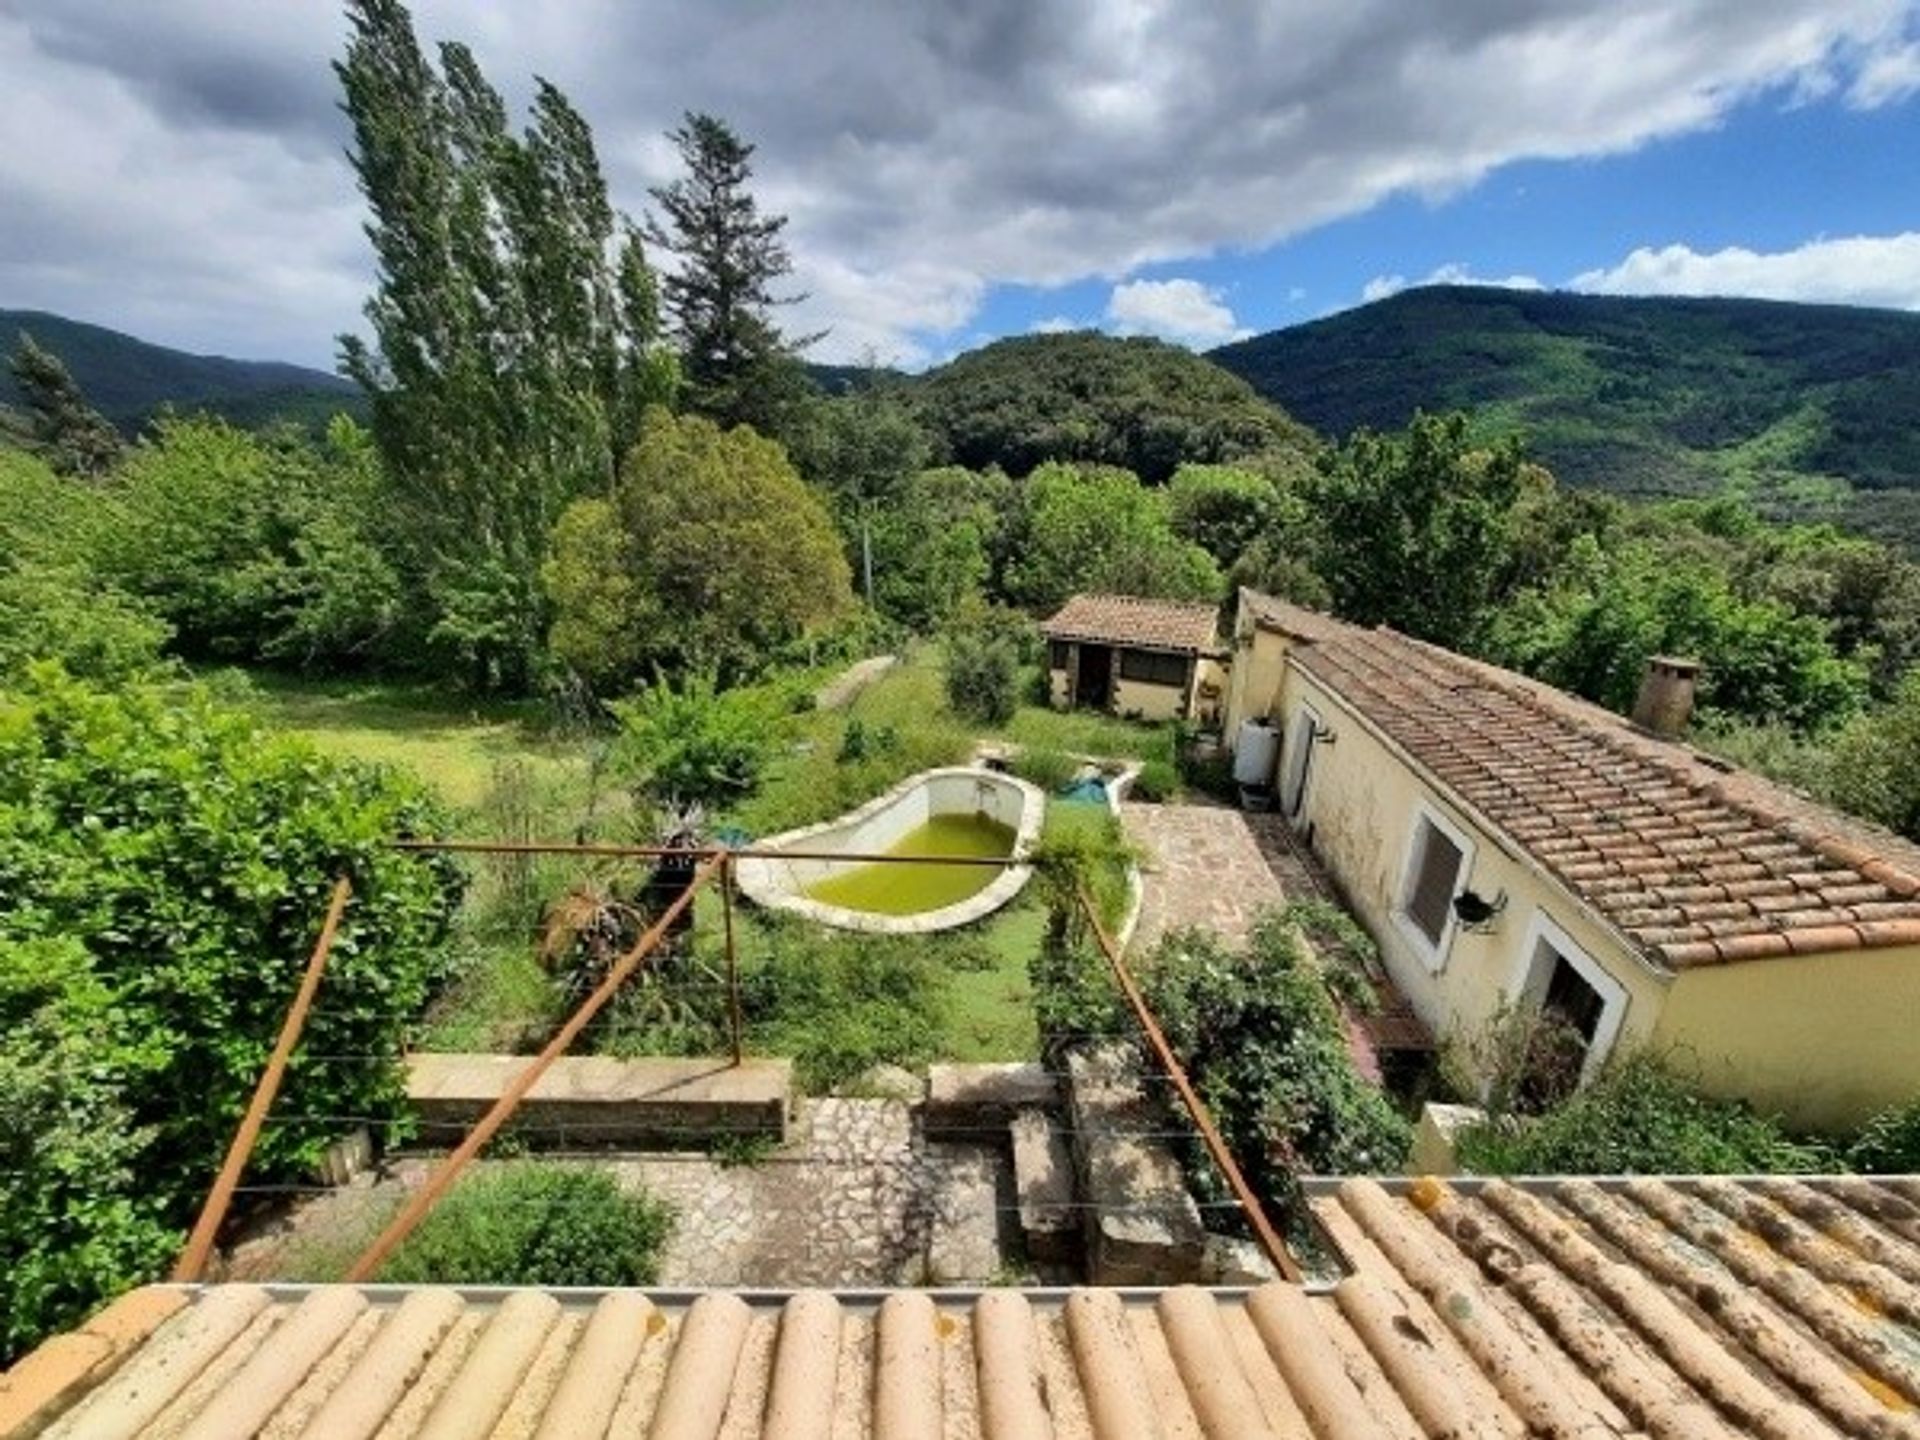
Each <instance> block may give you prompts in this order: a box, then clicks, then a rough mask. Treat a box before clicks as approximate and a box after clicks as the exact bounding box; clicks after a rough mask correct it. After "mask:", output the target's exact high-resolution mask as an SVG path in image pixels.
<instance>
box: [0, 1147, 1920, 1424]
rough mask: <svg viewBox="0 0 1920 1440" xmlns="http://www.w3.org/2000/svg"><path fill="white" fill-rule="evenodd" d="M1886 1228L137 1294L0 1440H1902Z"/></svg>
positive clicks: (106, 1319) (1732, 1194)
mask: <svg viewBox="0 0 1920 1440" xmlns="http://www.w3.org/2000/svg"><path fill="white" fill-rule="evenodd" d="M1916 1199H1920V1187H1916V1185H1915V1182H1913V1181H1911V1180H1883V1181H1868V1180H1864V1179H1840V1180H1754V1181H1744V1182H1740V1181H1730V1180H1700V1179H1682V1180H1654V1179H1649V1180H1635V1181H1629V1182H1595V1181H1589V1180H1559V1181H1538V1182H1517V1183H1513V1184H1505V1183H1493V1184H1487V1185H1484V1186H1474V1187H1466V1186H1463V1187H1462V1188H1460V1189H1452V1188H1449V1187H1447V1186H1445V1185H1442V1184H1439V1183H1437V1182H1433V1181H1419V1182H1412V1183H1411V1184H1408V1183H1405V1182H1388V1183H1386V1184H1382V1183H1378V1182H1375V1181H1371V1180H1350V1181H1346V1182H1342V1183H1339V1184H1337V1185H1335V1184H1331V1183H1328V1184H1325V1185H1323V1186H1321V1187H1320V1193H1319V1194H1318V1195H1317V1197H1316V1199H1315V1201H1314V1204H1315V1209H1316V1213H1317V1214H1318V1215H1319V1217H1320V1218H1321V1221H1322V1224H1323V1226H1324V1227H1325V1229H1326V1230H1327V1232H1328V1233H1329V1234H1330V1235H1331V1237H1332V1238H1333V1240H1334V1242H1335V1243H1336V1244H1337V1245H1338V1246H1339V1247H1340V1248H1341V1249H1342V1251H1343V1253H1344V1255H1345V1257H1346V1260H1347V1262H1348V1267H1347V1268H1348V1273H1347V1274H1346V1275H1345V1276H1344V1278H1341V1279H1340V1280H1339V1281H1338V1283H1335V1284H1332V1285H1331V1286H1330V1287H1324V1288H1321V1289H1318V1290H1313V1291H1307V1290H1301V1289H1298V1288H1295V1287H1292V1286H1288V1285H1284V1284H1278V1283H1275V1284H1270V1285H1267V1286H1263V1287H1261V1288H1259V1289H1256V1290H1253V1291H1204V1290H1198V1289H1193V1288H1182V1289H1171V1290H1165V1291H1114V1290H1076V1291H1072V1292H1034V1293H1031V1294H1029V1293H1023V1292H1021V1291H1017V1290H995V1291H985V1292H975V1293H968V1292H941V1291H898V1292H892V1293H887V1294H845V1295H839V1296H834V1295H829V1294H826V1293H825V1292H819V1291H814V1292H803V1293H801V1294H796V1295H771V1294H755V1293H751V1292H743V1293H740V1294H728V1293H723V1292H714V1293H710V1294H705V1295H700V1296H693V1295H687V1294H671V1295H670V1294H654V1295H647V1294H642V1293H641V1292H639V1291H613V1292H584V1291H545V1290H538V1289H515V1290H495V1291H477V1290H475V1291H454V1290H448V1289H401V1288H385V1289H382V1288H359V1287H352V1286H325V1287H318V1288H312V1289H298V1288H287V1289H273V1288H263V1287H259V1286H251V1285H227V1286H215V1287H210V1288H205V1289H168V1288H161V1287H154V1288H151V1289H148V1290H145V1291H139V1292H136V1293H135V1294H134V1295H133V1296H131V1297H129V1298H128V1299H127V1300H124V1301H122V1302H120V1304H119V1305H117V1306H115V1307H113V1308H112V1309H110V1310H109V1311H108V1312H106V1314H105V1315H103V1316H102V1317H100V1318H99V1319H97V1320H96V1321H94V1322H93V1323H92V1324H91V1325H89V1326H87V1327H85V1328H83V1329H82V1330H80V1331H77V1332H74V1333H73V1334H71V1335H69V1336H65V1337H62V1338H61V1339H60V1340H56V1341H54V1342H52V1343H51V1344H50V1345H49V1346H47V1347H44V1348H43V1349H42V1350H40V1351H38V1352H36V1353H35V1355H34V1356H32V1357H30V1358H29V1359H28V1360H27V1361H25V1362H23V1363H22V1364H21V1365H20V1366H18V1367H16V1368H15V1369H14V1370H13V1371H12V1372H10V1373H9V1374H7V1375H6V1376H5V1377H3V1378H0V1434H12V1433H15V1432H16V1429H19V1430H23V1431H31V1430H33V1429H37V1428H38V1427H40V1426H41V1425H44V1424H46V1423H47V1422H48V1421H50V1420H51V1421H54V1423H55V1428H54V1430H53V1432H52V1433H54V1434H79V1435H93V1434H116V1435H178V1434H183V1433H186V1434H194V1435H229V1434H254V1433H260V1434H263V1435H266V1436H282V1435H296V1434H315V1435H326V1436H329V1437H354V1436H368V1435H372V1434H375V1433H376V1432H377V1433H379V1434H381V1435H384V1436H394V1437H398V1436H407V1435H416V1434H435V1435H447V1434H463V1435H467V1434H471V1435H488V1434H491V1435H540V1436H568V1437H587V1436H599V1435H606V1434H622V1435H624V1434H635V1435H638V1434H647V1435H651V1436H654V1437H656V1440H679V1437H689V1436H699V1437H713V1436H721V1435H725V1436H738V1437H747V1436H782V1437H795V1436H826V1435H832V1436H836V1437H864V1436H870V1435H871V1436H878V1437H891V1440H921V1437H925V1440H941V1437H962V1440H966V1437H984V1440H1009V1437H1022V1440H1024V1437H1044V1436H1052V1437H1055V1440H1075V1437H1096V1440H1112V1437H1132V1436H1141V1437H1147V1436H1156V1437H1157V1436H1192V1437H1203V1436H1204V1437H1207V1440H1228V1437H1231V1440H1261V1437H1315V1436H1318V1437H1329V1436H1339V1437H1351V1436H1367V1437H1372V1436H1387V1437H1405V1440H1418V1437H1420V1436H1423V1435H1442V1434H1444V1435H1452V1436H1463V1437H1470V1436H1488V1437H1494V1436H1501V1437H1505V1436H1514V1437H1517V1436H1521V1435H1533V1434H1538V1435H1568V1436H1573V1435H1610V1434H1628V1433H1642V1432H1644V1433H1647V1434H1650V1435H1655V1436H1673V1435H1685V1436H1689V1437H1693V1436H1724V1437H1732V1436H1742V1435H1761V1436H1768V1437H1776V1440H1789V1437H1791V1440H1814V1437H1836V1436H1841V1435H1847V1436H1903V1437H1913V1436H1920V1417H1916V1415H1915V1414H1914V1413H1913V1407H1914V1405H1915V1404H1916V1403H1920V1359H1916V1356H1920V1331H1916V1329H1915V1325H1916V1322H1917V1321H1920V1205H1916V1204H1915V1201H1916ZM56 1417H57V1418H56Z"/></svg>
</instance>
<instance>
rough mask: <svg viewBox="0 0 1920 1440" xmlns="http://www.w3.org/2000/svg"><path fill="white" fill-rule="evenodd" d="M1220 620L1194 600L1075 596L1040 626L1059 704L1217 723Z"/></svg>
mask: <svg viewBox="0 0 1920 1440" xmlns="http://www.w3.org/2000/svg"><path fill="white" fill-rule="evenodd" d="M1216 619H1217V617H1216V613H1215V610H1214V607H1213V606H1211V605H1207V604H1204V603H1196V602H1193V601H1186V600H1148V599H1144V598H1142V597H1140V596H1137V595H1075V596H1074V597H1073V598H1072V599H1070V600H1068V601H1067V603H1066V604H1065V605H1063V606H1061V607H1060V610H1059V612H1058V613H1057V614H1056V615H1054V616H1053V618H1051V619H1050V620H1048V621H1046V622H1045V623H1044V624H1043V625H1042V626H1041V627H1040V629H1041V633H1042V634H1044V635H1045V636H1046V637H1047V671H1048V689H1049V694H1050V696H1051V698H1052V701H1053V704H1054V706H1055V707H1056V708H1057V709H1061V710H1071V709H1085V710H1105V711H1107V712H1109V713H1110V714H1114V715H1123V716H1126V717H1128V718H1130V719H1135V720H1197V721H1200V722H1202V723H1207V724H1210V723H1212V722H1213V721H1215V720H1217V719H1218V718H1219V712H1220V704H1221V701H1222V699H1223V697H1224V695H1225V692H1226V672H1225V670H1224V669H1223V668H1222V666H1221V664H1220V657H1221V653H1222V652H1221V647H1220V641H1219V636H1218V627H1217V624H1216Z"/></svg>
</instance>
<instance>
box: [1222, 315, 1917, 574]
mask: <svg viewBox="0 0 1920 1440" xmlns="http://www.w3.org/2000/svg"><path fill="white" fill-rule="evenodd" d="M1208 358H1209V359H1211V360H1213V361H1215V362H1217V363H1218V364H1220V365H1222V366H1224V367H1225V368H1226V369H1228V370H1231V371H1232V372H1233V373H1234V374H1236V375H1238V376H1241V377H1242V378H1244V379H1245V380H1247V381H1248V382H1249V383H1250V384H1252V385H1253V387H1254V388H1255V389H1257V390H1258V391H1259V392H1260V393H1261V394H1263V395H1265V396H1266V397H1267V398H1268V399H1270V400H1272V401H1273V402H1274V403H1275V404H1278V405H1282V406H1284V407H1285V408H1286V409H1287V410H1288V411H1289V412H1291V413H1292V414H1294V415H1296V416H1298V417H1299V418H1300V419H1302V420H1304V421H1306V422H1307V423H1308V424H1310V425H1313V426H1315V427H1317V428H1318V429H1320V430H1322V431H1325V432H1327V433H1328V434H1330V435H1335V436H1338V435H1344V434H1346V433H1347V432H1349V431H1350V430H1352V429H1354V428H1355V427H1356V426H1361V425H1365V426H1371V427H1374V428H1377V429H1391V428H1395V427H1398V426H1401V425H1404V424H1405V423H1406V421H1407V419H1408V417H1409V416H1410V415H1412V413H1413V412H1414V410H1415V409H1426V410H1448V409H1463V410H1467V411H1469V412H1470V413H1471V414H1472V415H1473V416H1474V419H1475V422H1476V426H1477V428H1479V429H1480V430H1481V431H1483V432H1484V433H1512V432H1518V433H1521V434H1523V435H1524V436H1525V437H1526V439H1527V442H1528V444H1529V446H1530V448H1531V450H1532V451H1533V453H1534V454H1535V455H1536V456H1537V457H1538V458H1539V459H1540V460H1541V461H1542V462H1543V463H1544V464H1546V465H1547V466H1548V468H1550V469H1551V470H1552V471H1553V472H1554V474H1555V475H1557V476H1559V477H1560V478H1561V479H1562V480H1565V481H1568V482H1570V483H1573V484H1576V485H1588V486H1593V487H1596V488H1601V489H1607V490H1613V491H1618V492H1621V493H1626V494H1638V495H1677V494H1698V493H1701V492H1703V491H1707V490H1711V489H1716V488H1718V487H1719V486H1720V484H1721V483H1722V482H1723V481H1725V480H1729V479H1732V480H1738V481H1743V482H1746V483H1748V484H1750V485H1751V486H1752V487H1753V489H1754V493H1755V494H1756V496H1757V497H1758V498H1760V499H1762V500H1763V501H1768V502H1772V503H1784V504H1787V505H1799V504H1804V503H1805V502H1806V501H1808V500H1809V499H1813V498H1816V497H1817V496H1818V495H1819V494H1820V493H1821V492H1823V491H1826V492H1831V491H1832V489H1833V488H1834V487H1833V485H1832V482H1833V481H1835V480H1841V481H1845V482H1847V483H1849V484H1851V485H1852V486H1854V487H1855V488H1856V489H1857V490H1859V491H1862V492H1869V493H1863V494H1861V495H1859V496H1857V497H1856V498H1855V500H1854V501H1853V502H1851V503H1852V507H1853V509H1854V511H1855V515H1854V518H1856V519H1858V520H1860V521H1861V522H1862V523H1867V524H1870V525H1871V524H1876V523H1877V524H1878V528H1883V529H1886V528H1901V529H1904V530H1906V532H1907V533H1908V535H1909V538H1912V536H1913V535H1915V534H1920V497H1916V496H1914V495H1908V494H1894V493H1889V492H1900V491H1916V490H1920V315H1911V314H1906V313H1903V312H1900V311H1888V310H1868V309H1860V308H1855V307H1848V306H1839V305H1796V304H1787V303H1782V302H1779V301H1768V300H1734V299H1676V298H1639V297H1633V298H1629V297H1623V296H1603V295H1572V294H1561V293H1555V292H1543V291H1523V290H1505V289H1491V288H1483V287H1470V286H1451V285H1449V286H1429V287H1423V288H1420V289H1415V290H1408V291H1404V292H1402V293H1401V294H1398V295H1394V296H1392V297H1390V298H1388V299H1386V300H1381V301H1377V302H1375V303H1374V304H1371V305H1363V306H1361V307H1359V308H1358V309H1354V310H1348V311H1344V312H1342V313H1340V314H1338V315H1331V316H1328V317H1327V318H1326V319H1324V320H1316V321H1314V322H1312V323H1310V324H1306V325H1297V326H1293V327H1291V328H1289V329H1285V330H1276V331H1273V332H1271V333H1269V334H1266V335H1260V336H1256V337H1255V338H1253V339H1251V340H1243V341H1240V342H1238V343H1236V344H1233V345H1227V346H1223V347H1222V348H1220V349H1218V350H1215V351H1212V352H1211V353H1210V354H1209V356H1208ZM1872 492H1877V493H1872ZM1901 518H1904V519H1905V521H1906V523H1905V525H1900V524H1899V523H1898V522H1899V520H1900V519H1901Z"/></svg>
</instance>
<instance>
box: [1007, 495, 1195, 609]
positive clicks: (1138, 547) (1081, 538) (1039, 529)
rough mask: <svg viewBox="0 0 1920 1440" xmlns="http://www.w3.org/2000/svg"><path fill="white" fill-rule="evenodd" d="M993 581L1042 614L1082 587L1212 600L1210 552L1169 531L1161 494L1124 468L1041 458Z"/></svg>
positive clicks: (1168, 597)
mask: <svg viewBox="0 0 1920 1440" xmlns="http://www.w3.org/2000/svg"><path fill="white" fill-rule="evenodd" d="M1008 552H1009V558H1008V560H1007V565H1006V572H1005V575H1004V577H1003V581H1002V585H1003V588H1004V589H1005V591H1006V594H1007V596H1008V598H1009V599H1011V600H1013V601H1014V602H1015V603H1017V604H1020V605H1024V606H1026V607H1027V608H1029V609H1031V610H1034V611H1038V612H1045V611H1051V610H1054V609H1057V608H1058V607H1059V606H1060V605H1061V604H1062V603H1063V602H1064V601H1065V600H1066V599H1067V597H1068V596H1070V595H1073V594H1075V593H1076V592H1079V591H1083V590H1095V591H1108V592H1112V593H1114V594H1119V595H1146V596H1152V597H1156V598H1161V599H1170V600H1218V599H1220V598H1221V596H1222V593H1223V591H1224V588H1225V581H1224V580H1222V578H1221V575H1220V571H1219V568H1218V567H1217V566H1216V565H1215V564H1214V563H1213V557H1212V556H1210V555H1208V554H1207V552H1206V551H1205V550H1203V549H1201V548H1200V547H1199V546H1198V545H1195V544H1193V543H1192V542H1191V541H1188V540H1182V539H1181V538H1180V537H1179V536H1178V535H1176V534H1175V533H1174V531H1173V526H1172V520H1171V516H1170V514H1169V511H1168V504H1167V497H1166V495H1165V493H1164V492H1162V491H1159V490H1150V489H1148V488H1147V487H1145V486H1144V485H1142V484H1141V483H1140V481H1139V479H1138V478H1137V477H1135V476H1134V475H1132V474H1130V473H1129V472H1127V471H1125V470H1116V469H1112V468H1111V467H1107V466H1098V465H1061V464H1051V463H1049V464H1046V465H1042V466H1041V467H1040V468H1039V469H1037V470H1035V471H1034V472H1033V473H1032V474H1031V475H1029V476H1028V477H1027V479H1026V481H1025V483H1024V485H1023V486H1022V487H1021V490H1020V497H1019V507H1018V512H1017V514H1016V516H1015V518H1014V521H1013V535H1012V536H1011V537H1010V539H1009V542H1008Z"/></svg>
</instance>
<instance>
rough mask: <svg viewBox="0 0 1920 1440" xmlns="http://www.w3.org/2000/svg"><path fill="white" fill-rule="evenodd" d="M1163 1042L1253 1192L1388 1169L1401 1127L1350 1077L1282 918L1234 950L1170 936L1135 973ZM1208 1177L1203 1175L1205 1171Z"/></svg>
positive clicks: (1260, 926)
mask: <svg viewBox="0 0 1920 1440" xmlns="http://www.w3.org/2000/svg"><path fill="white" fill-rule="evenodd" d="M1141 983H1142V985H1143V987H1144V988H1145V990H1146V993H1147V998H1148V1001H1149V1003H1150V1004H1151V1005H1152V1006H1153V1009H1154V1013H1155V1014H1156V1015H1157V1016H1159V1018H1160V1022H1161V1025H1162V1027H1163V1028H1164V1029H1165V1031H1166V1034H1167V1039H1168V1040H1169V1041H1170V1042H1171V1043H1172V1045H1173V1048H1174V1050H1175V1052H1176V1053H1177V1054H1178V1055H1179V1056H1180V1057H1181V1059H1182V1060H1183V1061H1184V1062H1185V1064H1186V1067H1187V1071H1188V1074H1189V1075H1190V1076H1191V1077H1192V1078H1193V1082H1194V1084H1195V1085H1196V1086H1197V1087H1198V1089H1199V1090H1200V1093H1201V1094H1202V1096H1203V1097H1204V1098H1205V1099H1206V1101H1207V1104H1208V1106H1209V1107H1210V1108H1211V1109H1212V1111H1213V1114H1214V1118H1215V1119H1216V1120H1217V1121H1218V1122H1219V1125H1220V1129H1221V1133H1222V1134H1223V1135H1224V1136H1225V1138H1226V1141H1227V1145H1228V1148H1229V1149H1231V1150H1232V1151H1233V1154H1234V1156H1235V1158H1237V1159H1238V1160H1239V1161H1240V1163H1241V1165H1242V1167H1243V1168H1245V1169H1246V1171H1247V1172H1248V1175H1249V1177H1250V1178H1251V1179H1252V1180H1253V1182H1254V1184H1255V1185H1256V1186H1258V1187H1259V1188H1260V1189H1261V1190H1262V1191H1263V1193H1265V1194H1267V1195H1269V1196H1272V1197H1274V1198H1275V1199H1277V1200H1281V1201H1283V1202H1284V1201H1290V1200H1292V1199H1293V1198H1294V1188H1293V1177H1294V1176H1295V1175H1296V1174H1299V1173H1314V1174H1323V1175H1325V1174H1336V1175H1343V1174H1368V1173H1373V1172H1377V1171H1382V1170H1394V1169H1397V1168H1398V1167H1399V1164H1400V1162H1401V1159H1402V1157H1403V1156H1404V1155H1405V1154H1406V1151H1407V1147H1408V1145H1409V1143H1410V1142H1411V1138H1412V1136H1411V1132H1410V1130H1409V1128H1408V1125H1407V1122H1406V1121H1405V1119H1404V1118H1402V1117H1401V1115H1400V1114H1399V1113H1398V1112H1397V1111H1395V1110H1394V1108H1393V1106H1392V1105H1391V1104H1389V1103H1388V1101H1387V1097H1386V1096H1385V1095H1384V1094H1383V1093H1382V1092H1381V1091H1380V1090H1378V1089H1376V1088H1375V1087H1374V1086H1373V1085H1372V1084H1371V1083H1369V1082H1368V1081H1367V1080H1366V1079H1365V1078H1364V1077H1363V1076H1362V1075H1361V1074H1360V1072H1359V1071H1358V1070H1356V1069H1355V1068H1354V1064H1353V1059H1352V1057H1351V1055H1350V1054H1349V1053H1348V1050H1347V1039H1346V1030H1345V1027H1344V1025H1343V1023H1342V1021H1341V1018H1340V1012H1339V1010H1338V1008H1337V1007H1336V1006H1335V1004H1334V1002H1333V998H1332V996H1331V995H1330V994H1329V992H1328V987H1327V983H1326V978H1325V976H1324V975H1323V974H1322V972H1321V970H1320V967H1319V966H1318V965H1316V964H1315V963H1314V962H1313V960H1312V959H1311V957H1310V956H1309V955H1308V953H1307V951H1306V950H1305V949H1304V947H1303V946H1302V945H1301V943H1300V935H1299V931H1298V930H1297V928H1296V927H1295V925H1294V924H1293V922H1292V921H1291V920H1290V919H1289V918H1288V917H1287V916H1286V915H1285V914H1283V913H1282V912H1279V911H1270V912H1267V913H1266V914H1264V915H1262V916H1261V917H1260V919H1259V920H1258V921H1257V922H1256V924H1255V926H1254V931H1253V935H1252V937H1251V939H1250V940H1249V942H1248V944H1247V947H1246V949H1245V951H1244V952H1243V953H1241V954H1234V953H1233V952H1232V951H1230V950H1228V949H1227V948H1226V947H1225V946H1224V945H1223V944H1222V943H1221V941H1220V940H1219V938H1218V937H1217V936H1214V935H1212V934H1210V933H1208V932H1206V931H1201V930H1182V931H1175V932H1174V933H1172V934H1170V935H1168V936H1167V937H1166V938H1165V939H1164V940H1162V941H1161V943H1160V945H1159V946H1158V947H1157V948H1156V949H1155V951H1154V952H1153V954H1152V955H1151V956H1150V957H1149V958H1148V960H1147V962H1146V964H1145V965H1144V966H1143V967H1142V975H1141ZM1204 1173H1206V1174H1207V1175H1209V1176H1211V1167H1210V1166H1209V1167H1204Z"/></svg>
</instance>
